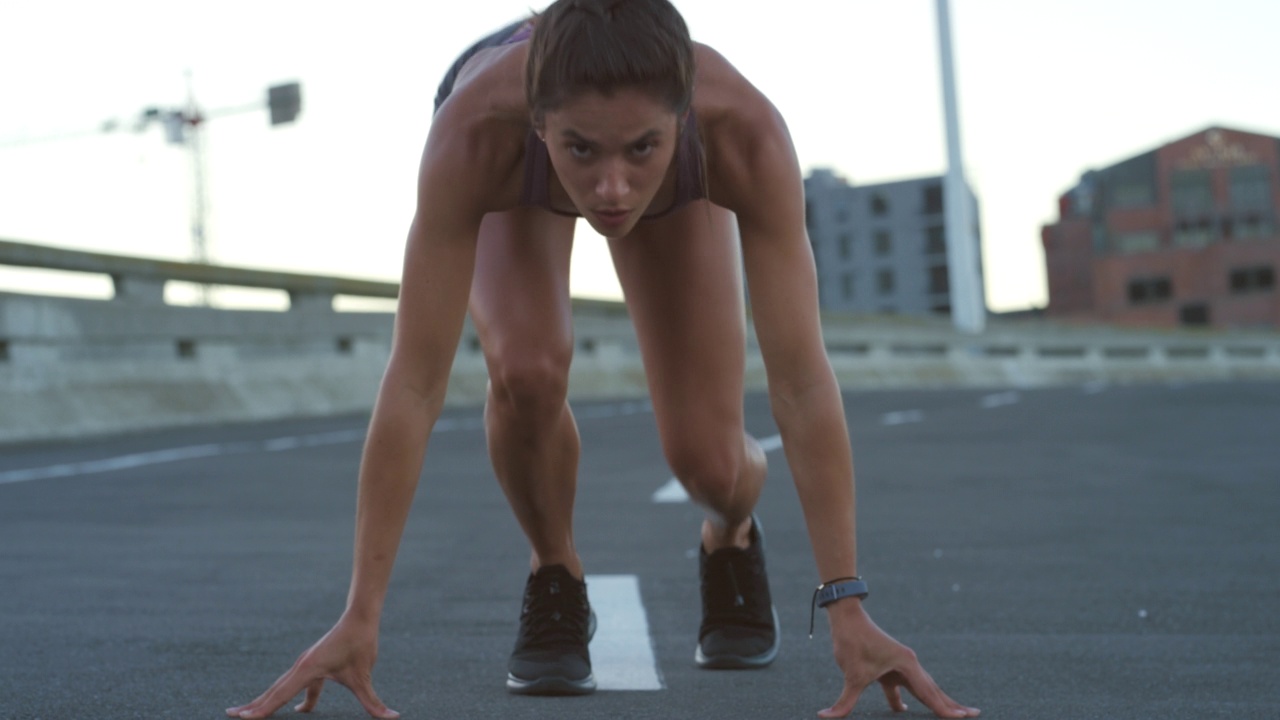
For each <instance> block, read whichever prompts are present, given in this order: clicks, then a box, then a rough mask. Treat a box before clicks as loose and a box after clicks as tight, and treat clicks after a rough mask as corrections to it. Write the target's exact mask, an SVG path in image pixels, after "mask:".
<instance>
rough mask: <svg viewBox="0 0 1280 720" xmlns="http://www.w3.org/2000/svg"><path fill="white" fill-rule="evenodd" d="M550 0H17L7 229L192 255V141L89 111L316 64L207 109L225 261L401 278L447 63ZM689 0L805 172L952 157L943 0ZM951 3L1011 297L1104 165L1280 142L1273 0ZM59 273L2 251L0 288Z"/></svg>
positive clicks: (990, 267) (989, 239)
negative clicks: (1190, 147)
mask: <svg viewBox="0 0 1280 720" xmlns="http://www.w3.org/2000/svg"><path fill="white" fill-rule="evenodd" d="M531 4H532V5H534V6H535V7H537V6H538V5H537V3H530V2H528V1H527V0H466V1H465V2H447V3H445V2H426V1H422V0H420V1H419V2H413V3H410V2H403V1H401V2H387V1H384V0H366V2H363V3H360V4H358V6H357V4H355V3H347V4H335V3H315V2H303V1H302V0H255V1H253V2H247V1H243V0H226V1H224V2H220V3H201V4H197V3H173V2H160V1H153V0H113V2H87V1H81V2H65V1H58V0H43V1H40V2H37V1H36V0H11V1H10V2H5V3H3V4H0V28H3V34H2V35H0V38H2V41H0V110H2V111H0V238H4V239H11V240H22V241H30V242H39V243H46V244H50V245H59V246H65V247H74V248H84V249H93V250H100V251H106V252H117V253H126V254H138V255H147V256H157V257H167V258H186V257H189V255H190V247H191V241H190V231H189V227H190V222H189V219H188V218H189V214H188V211H189V204H190V201H189V198H190V183H191V174H192V173H191V171H190V169H189V166H188V157H187V155H186V153H184V152H183V151H182V150H181V149H180V148H178V147H175V146H170V145H167V144H166V143H165V141H164V139H163V136H162V132H161V130H160V129H159V128H157V127H153V128H151V129H150V130H149V131H147V132H144V133H141V134H135V133H133V132H116V133H111V134H103V133H98V132H94V129H95V128H97V127H99V126H100V125H101V124H102V123H103V122H104V121H106V120H108V119H112V118H119V119H120V120H122V121H125V122H126V124H128V123H131V122H132V120H133V119H134V118H136V117H137V115H138V113H139V112H140V111H141V110H142V109H143V108H144V107H147V106H152V105H157V106H162V107H176V106H179V105H181V104H182V103H183V102H184V99H185V96H186V90H185V87H186V86H185V79H184V73H185V72H186V71H188V70H189V71H190V72H191V73H192V77H193V79H194V86H195V89H196V95H197V98H198V100H199V101H200V103H201V105H202V106H203V107H205V108H206V109H217V108H228V107H239V106H243V105H246V104H253V103H255V102H257V101H259V99H260V98H261V97H262V96H263V95H264V94H265V90H266V87H267V86H269V85H272V84H275V83H279V82H283V81H290V80H297V81H300V82H301V83H302V85H303V96H304V98H303V100H304V109H303V113H302V115H301V117H299V119H298V122H297V123H295V124H293V125H290V126H282V127H278V128H274V129H271V128H269V127H268V123H267V119H266V113H265V111H262V112H250V113H245V114H241V115H235V116H229V117H225V118H221V119H218V120H215V121H212V122H210V123H209V124H208V126H207V131H206V132H205V133H204V137H205V143H206V146H207V151H208V183H209V196H210V209H211V220H210V224H209V237H210V244H211V248H212V255H213V259H214V261H215V262H221V263H226V264H232V265H241V266H250V267H261V268H275V269H287V270H295V271H303V272H319V273H333V274H344V275H353V276H359V277H370V278H378V279H388V280H393V279H396V278H397V277H398V274H399V268H400V256H401V252H402V249H403V243H404V237H405V233H406V230H407V228H408V224H409V220H410V218H411V216H412V212H413V192H414V179H415V173H416V168H417V163H418V156H419V152H420V150H421V147H422V143H423V141H424V140H425V138H426V134H427V129H428V127H429V125H430V120H431V101H432V98H433V97H434V93H435V88H436V86H437V84H438V83H439V80H440V76H441V75H442V74H443V72H444V71H445V69H446V68H447V67H448V65H449V64H450V63H451V62H452V60H453V58H454V57H456V55H457V54H458V53H459V52H460V51H461V50H462V49H463V48H465V47H466V46H467V45H469V44H470V43H471V42H472V41H474V40H475V39H477V38H478V37H480V36H481V35H484V34H486V33H487V32H489V31H491V30H493V29H495V28H496V27H498V26H500V25H501V24H503V23H505V22H507V21H509V20H512V19H514V18H516V17H519V16H521V15H522V14H523V13H524V12H525V11H526V10H527V9H528V8H529V7H530V5H531ZM677 5H678V7H680V8H681V10H682V11H683V12H684V14H685V17H686V19H687V20H688V22H689V25H690V28H691V30H692V31H693V34H694V37H695V39H698V40H700V41H702V42H706V43H708V44H710V45H712V46H713V47H715V48H717V49H718V50H720V51H721V52H722V53H723V54H725V55H726V56H727V57H728V58H729V60H730V61H731V62H733V63H734V64H735V65H737V66H738V68H739V69H741V70H742V71H743V73H744V74H746V75H747V77H748V78H750V79H751V80H752V81H753V82H754V83H755V84H756V85H757V86H758V87H760V88H761V89H762V90H763V91H764V92H765V93H766V94H767V95H768V96H769V97H770V98H771V99H772V100H773V101H774V103H775V104H777V105H778V107H779V108H780V109H781V111H782V113H783V114H784V116H785V117H786V118H787V122H788V124H789V126H790V129H791V132H792V135H793V137H794V138H795V142H796V146H797V150H798V152H799V156H800V161H801V164H802V166H803V167H804V168H805V170H806V171H808V170H809V169H811V168H814V167H830V168H832V169H834V170H835V171H836V172H838V173H840V174H842V175H844V176H845V177H846V178H848V179H849V180H850V181H851V182H854V183H858V184H862V183H874V182H880V181H887V180H896V179H902V178H909V177H918V176H922V175H930V174H939V173H942V172H943V171H944V170H945V159H946V148H945V144H944V134H943V127H942V111H941V91H940V86H939V73H938V64H937V57H938V56H937V36H936V24H935V17H934V0H875V1H873V0H790V1H789V2H757V1H755V0H739V1H737V2H728V1H727V0H677ZM439 6H447V7H448V9H447V10H441V9H437V8H438V7H439ZM951 12H952V19H953V29H954V43H955V53H956V72H957V76H958V85H959V97H960V110H961V131H962V137H963V143H964V155H965V160H966V162H967V165H968V174H969V178H970V181H971V183H972V184H973V186H974V190H975V192H976V193H977V195H978V197H979V200H980V202H981V204H982V230H983V235H984V248H983V251H984V260H985V264H986V268H987V272H986V275H987V287H986V293H987V300H988V303H989V304H990V306H991V307H992V308H993V309H997V310H1006V309H1017V308H1023V307H1028V306H1033V305H1042V304H1043V303H1044V302H1045V301H1046V290H1045V282H1044V267H1043V255H1042V253H1041V249H1040V240H1039V229H1040V226H1041V225H1042V224H1044V223H1046V222H1051V221H1052V220H1053V219H1054V215H1055V212H1056V200H1057V197H1058V195H1059V194H1061V193H1062V192H1063V191H1065V190H1066V189H1068V188H1069V187H1070V186H1072V185H1073V184H1074V183H1075V182H1076V180H1078V178H1079V176H1080V174H1081V173H1082V172H1084V171H1085V170H1087V169H1089V168H1093V167H1101V166H1105V165H1108V164H1111V163H1113V162H1115V161H1117V160H1120V159H1122V158H1125V157H1128V156H1130V155H1135V154H1138V153H1141V152H1145V151H1146V150H1149V149H1151V148H1153V147H1156V146H1158V145H1161V144H1163V143H1165V142H1167V141H1169V140H1173V139H1176V138H1178V137H1182V136H1184V135H1188V134H1191V133H1193V132H1197V131H1199V130H1202V129H1204V128H1206V127H1208V126H1210V125H1221V126H1226V127H1233V128H1239V129H1244V130H1252V131H1257V132H1263V133H1266V134H1271V135H1280V92H1277V76H1276V70H1275V69H1276V66H1277V61H1276V56H1275V47H1276V45H1277V29H1278V28H1280V2H1277V1H1276V0H1034V1H1027V0H952V11H951ZM62 135H70V137H64V138H63V139H58V140H44V141H40V140H41V139H42V138H47V137H51V136H62ZM602 263H603V264H604V266H603V268H602V265H601V264H602ZM607 263H608V256H607V253H606V252H605V250H604V246H603V242H602V241H601V240H600V239H599V238H598V237H596V236H594V235H593V234H591V233H590V232H589V231H588V232H584V233H582V234H580V236H579V240H578V243H577V247H576V248H575V265H574V291H575V292H576V293H578V294H584V295H605V296H608V295H611V294H616V284H615V282H614V281H613V279H612V270H611V269H610V268H608V266H607ZM33 277H34V279H33ZM53 282H54V281H52V280H50V279H49V278H48V277H45V276H32V275H30V274H24V273H18V272H16V271H12V270H3V269H0V289H4V288H14V289H24V288H26V289H32V288H34V289H40V288H47V287H50V286H51V284H52V283H53Z"/></svg>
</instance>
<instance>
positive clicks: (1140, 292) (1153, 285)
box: [1129, 277, 1173, 305]
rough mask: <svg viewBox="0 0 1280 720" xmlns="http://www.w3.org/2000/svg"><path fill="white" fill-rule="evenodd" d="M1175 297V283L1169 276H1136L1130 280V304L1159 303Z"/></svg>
mask: <svg viewBox="0 0 1280 720" xmlns="http://www.w3.org/2000/svg"><path fill="white" fill-rule="evenodd" d="M1171 297H1173V283H1172V282H1170V281H1169V278H1167V277H1154V278H1134V279H1132V280H1130V281H1129V304H1130V305H1145V304H1148V303H1158V302H1163V301H1165V300H1168V299H1169V298H1171Z"/></svg>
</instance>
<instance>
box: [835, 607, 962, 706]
mask: <svg viewBox="0 0 1280 720" xmlns="http://www.w3.org/2000/svg"><path fill="white" fill-rule="evenodd" d="M827 610H828V614H829V616H830V619H831V635H832V642H833V643H834V644H835V657H836V664H837V665H839V666H840V670H841V671H842V672H843V673H844V691H843V692H842V693H840V699H839V700H837V701H836V704H835V705H832V706H831V707H829V708H827V709H826V710H822V711H820V712H819V713H818V717H824V718H842V717H845V716H846V715H848V714H849V713H851V712H853V706H854V705H856V704H857V703H858V697H859V696H860V695H861V694H862V691H863V690H866V689H867V687H869V686H870V685H871V684H872V683H874V682H877V681H878V682H879V683H880V687H881V688H883V689H884V694H885V697H886V698H887V699H888V700H889V707H890V708H892V709H893V710H894V712H903V711H905V710H906V709H907V706H906V704H905V703H904V702H902V688H904V687H905V688H906V689H907V691H908V692H910V693H911V694H912V695H914V696H915V697H916V698H917V699H918V700H920V702H922V703H924V704H925V706H926V707H928V708H929V709H930V710H932V711H933V713H934V714H935V715H937V716H938V717H940V718H968V717H977V716H978V712H979V711H978V709H977V708H971V707H965V706H964V705H961V704H960V703H958V702H956V701H955V700H952V699H951V698H950V697H948V696H947V694H946V693H944V692H942V689H941V688H939V687H938V684H937V683H935V682H934V681H933V678H931V677H929V673H927V672H925V670H924V668H923V667H921V665H920V661H919V660H917V659H916V654H915V653H914V652H913V651H912V650H911V648H909V647H907V646H906V645H903V644H902V643H900V642H898V641H897V640H894V639H893V638H891V637H889V636H888V635H887V634H885V632H884V631H883V630H881V629H880V628H879V627H877V626H876V624H875V623H874V622H872V621H871V618H870V617H869V616H868V615H867V613H866V611H864V610H863V609H862V601H861V600H859V599H857V598H846V599H844V600H838V601H836V602H835V603H833V604H831V605H829V606H828V607H827Z"/></svg>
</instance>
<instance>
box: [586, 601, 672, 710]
mask: <svg viewBox="0 0 1280 720" xmlns="http://www.w3.org/2000/svg"><path fill="white" fill-rule="evenodd" d="M586 580H587V595H588V597H589V598H590V599H591V607H592V608H593V609H594V610H595V613H596V622H597V625H596V634H595V637H594V638H593V639H592V640H591V671H592V673H593V674H594V675H595V676H596V687H597V688H598V689H600V690H661V689H663V684H662V674H661V673H660V672H659V671H658V662H657V659H656V658H655V657H654V653H653V641H652V640H651V639H650V637H649V618H648V616H646V615H645V611H644V602H643V601H642V600H641V598H640V581H639V579H638V578H637V577H636V576H635V575H588V576H587V577H586Z"/></svg>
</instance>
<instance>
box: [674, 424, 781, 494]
mask: <svg viewBox="0 0 1280 720" xmlns="http://www.w3.org/2000/svg"><path fill="white" fill-rule="evenodd" d="M756 442H757V443H759V444H760V449H761V450H764V451H765V452H773V451H774V450H780V449H782V436H781V435H770V436H769V437H767V438H760V439H759V440H756ZM653 501H654V502H655V503H659V504H674V503H687V502H689V493H687V492H685V489H684V485H681V484H680V481H679V480H677V479H675V478H671V479H670V480H668V481H667V482H666V484H665V485H663V486H662V487H660V488H658V489H657V490H656V491H655V492H654V493H653Z"/></svg>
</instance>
